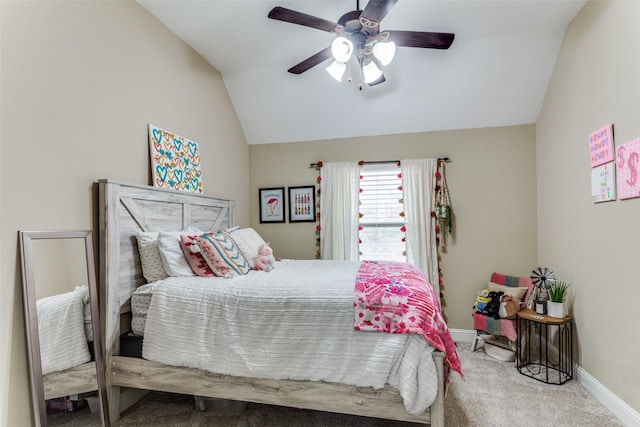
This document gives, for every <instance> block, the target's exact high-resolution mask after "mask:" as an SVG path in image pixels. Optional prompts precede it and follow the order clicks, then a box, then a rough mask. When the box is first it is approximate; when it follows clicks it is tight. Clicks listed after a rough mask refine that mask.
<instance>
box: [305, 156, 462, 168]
mask: <svg viewBox="0 0 640 427" xmlns="http://www.w3.org/2000/svg"><path fill="white" fill-rule="evenodd" d="M438 160H440V161H443V162H445V163H451V162H452V161H453V160H451V159H450V158H448V157H438ZM383 163H400V160H372V161H368V162H362V164H365V165H375V164H383ZM309 167H310V168H317V167H318V164H317V163H311V164H310V165H309Z"/></svg>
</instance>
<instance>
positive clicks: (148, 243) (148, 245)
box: [136, 227, 202, 283]
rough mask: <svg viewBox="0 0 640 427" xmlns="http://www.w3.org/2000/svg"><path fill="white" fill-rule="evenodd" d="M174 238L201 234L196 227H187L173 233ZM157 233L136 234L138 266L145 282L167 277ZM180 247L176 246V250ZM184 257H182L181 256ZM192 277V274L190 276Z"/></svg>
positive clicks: (144, 232)
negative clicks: (189, 234) (181, 234)
mask: <svg viewBox="0 0 640 427" xmlns="http://www.w3.org/2000/svg"><path fill="white" fill-rule="evenodd" d="M173 233H176V236H179V235H180V233H185V234H187V233H191V234H193V233H202V231H201V230H199V229H198V228H196V227H187V228H186V229H185V230H184V231H182V232H180V231H174V232H173ZM159 234H160V232H158V231H140V232H138V233H137V234H136V239H137V240H138V252H139V253H140V264H141V265H142V275H143V276H144V278H145V279H146V280H147V282H149V283H151V282H155V281H158V280H162V279H166V278H167V277H169V275H168V274H167V273H168V272H167V270H165V267H164V263H163V261H162V256H161V255H160V245H159V242H158V235H159ZM179 248H180V246H179V245H178V249H179ZM182 256H184V255H182ZM191 275H193V273H192V274H191Z"/></svg>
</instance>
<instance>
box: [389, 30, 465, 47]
mask: <svg viewBox="0 0 640 427" xmlns="http://www.w3.org/2000/svg"><path fill="white" fill-rule="evenodd" d="M454 37H455V34H453V33H431V32H426V31H395V30H394V31H391V30H389V40H390V41H393V42H395V44H396V45H398V46H405V47H426V48H431V49H449V46H451V43H453V39H454Z"/></svg>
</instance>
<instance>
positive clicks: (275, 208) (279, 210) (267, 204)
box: [259, 187, 285, 223]
mask: <svg viewBox="0 0 640 427" xmlns="http://www.w3.org/2000/svg"><path fill="white" fill-rule="evenodd" d="M259 194H260V222H261V223H262V222H285V201H284V187H274V188H261V189H260V190H259Z"/></svg>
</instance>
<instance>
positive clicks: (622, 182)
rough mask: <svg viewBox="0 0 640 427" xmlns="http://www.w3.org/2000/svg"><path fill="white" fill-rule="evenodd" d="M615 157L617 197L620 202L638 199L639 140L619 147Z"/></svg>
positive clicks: (639, 195) (639, 190) (639, 189)
mask: <svg viewBox="0 0 640 427" xmlns="http://www.w3.org/2000/svg"><path fill="white" fill-rule="evenodd" d="M616 155H617V158H618V160H617V161H616V163H617V166H618V173H617V183H618V197H619V198H620V199H621V200H622V199H631V198H632V197H640V179H638V170H639V169H640V138H636V139H633V140H631V141H629V142H627V143H625V144H622V145H620V146H619V147H618V148H617V150H616Z"/></svg>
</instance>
